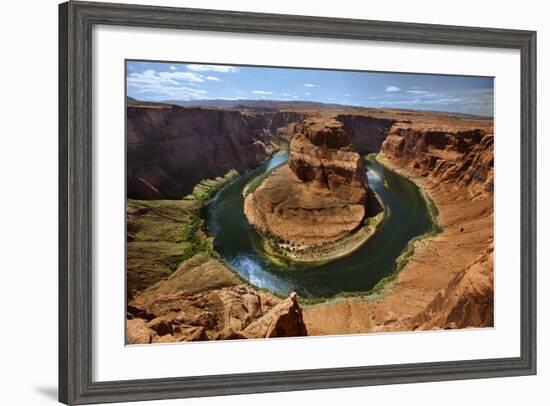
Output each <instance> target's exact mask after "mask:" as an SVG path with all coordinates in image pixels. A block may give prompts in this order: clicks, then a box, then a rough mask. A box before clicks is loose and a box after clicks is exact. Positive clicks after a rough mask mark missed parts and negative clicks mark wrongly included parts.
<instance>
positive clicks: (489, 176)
mask: <svg viewBox="0 0 550 406" xmlns="http://www.w3.org/2000/svg"><path fill="white" fill-rule="evenodd" d="M493 146H494V136H493V130H492V127H487V128H471V127H461V126H460V125H458V126H453V127H449V126H447V127H444V126H437V127H426V126H421V125H418V124H416V125H411V124H406V123H399V124H397V125H395V126H393V127H392V129H391V131H390V133H389V135H388V136H387V138H386V139H385V141H384V143H383V144H382V148H381V155H382V156H383V157H385V158H387V159H389V160H391V161H392V162H394V163H397V164H398V165H406V166H408V167H409V168H410V171H411V172H413V173H414V174H416V175H417V176H422V177H427V178H434V179H437V180H438V181H441V182H446V183H450V184H452V185H454V190H456V189H457V188H466V189H467V190H469V191H470V192H471V194H472V195H474V196H478V197H483V198H485V197H489V196H490V195H491V193H492V191H493V177H494V165H493V159H494V158H493V157H494V155H493Z"/></svg>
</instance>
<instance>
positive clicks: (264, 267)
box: [202, 153, 434, 298]
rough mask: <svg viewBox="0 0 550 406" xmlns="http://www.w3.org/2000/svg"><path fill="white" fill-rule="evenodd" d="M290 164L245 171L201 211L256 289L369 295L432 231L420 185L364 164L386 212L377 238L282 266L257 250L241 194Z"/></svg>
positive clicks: (273, 162) (272, 162) (275, 160)
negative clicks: (333, 256) (334, 256)
mask: <svg viewBox="0 0 550 406" xmlns="http://www.w3.org/2000/svg"><path fill="white" fill-rule="evenodd" d="M287 160H288V154H287V153H284V154H278V155H274V156H273V157H272V158H271V159H269V160H267V161H265V162H264V163H263V164H262V165H260V166H258V167H257V168H255V169H253V170H251V171H248V172H246V173H245V174H243V175H242V176H240V177H239V178H237V179H236V180H234V181H233V182H231V183H230V184H228V185H227V186H226V187H224V188H223V189H222V190H220V191H219V192H218V193H217V194H216V195H215V196H214V198H213V199H212V200H211V201H210V203H209V204H208V205H207V206H206V207H205V208H204V209H203V212H202V216H203V217H204V218H205V220H206V228H207V231H208V233H209V234H210V235H211V236H213V237H214V247H215V249H216V251H218V253H219V254H220V255H221V256H222V257H223V258H224V259H225V260H226V261H227V263H228V264H229V265H230V266H231V267H232V268H233V269H234V270H235V271H236V272H238V273H239V274H240V275H241V276H242V277H243V278H245V279H247V280H248V281H249V282H250V283H252V284H253V285H255V286H257V287H260V288H267V289H269V290H272V291H274V292H277V293H279V294H282V295H288V294H289V293H290V292H292V291H295V292H297V293H298V295H300V296H302V297H308V298H314V297H330V296H334V295H336V294H338V293H342V292H356V291H368V290H370V289H372V288H373V287H374V286H375V285H376V284H377V283H378V282H379V281H380V280H381V279H382V278H384V277H385V276H388V275H390V274H392V273H393V272H394V271H395V269H396V260H397V258H398V257H399V256H400V255H401V253H402V252H403V250H404V249H405V248H406V247H407V244H408V243H409V241H410V240H411V239H413V238H414V237H417V236H420V235H422V234H424V233H426V232H429V231H430V230H433V227H434V224H433V222H432V217H431V216H430V212H429V209H428V206H427V202H426V200H425V198H424V197H423V195H422V193H421V191H420V190H419V189H418V187H417V186H416V185H415V184H414V183H413V182H411V181H410V180H408V179H407V178H405V177H403V176H401V175H399V174H397V173H395V172H393V171H391V170H389V169H387V168H385V167H384V166H382V165H380V164H378V163H377V162H376V161H374V160H365V161H364V162H365V167H366V170H367V176H368V180H369V187H370V188H372V189H373V190H374V191H375V192H376V193H377V194H378V196H379V197H380V199H381V200H382V203H383V205H384V207H385V208H386V210H387V211H386V218H385V220H384V222H383V223H382V224H381V226H380V227H379V229H378V231H377V232H376V234H374V235H373V236H372V237H371V238H370V239H369V240H368V241H367V242H366V243H365V244H364V245H362V246H361V247H360V248H358V249H357V250H356V251H354V252H353V253H352V254H350V255H349V256H347V257H344V258H341V259H338V260H335V261H333V262H330V263H326V264H320V265H317V266H311V265H307V266H303V265H302V266H298V265H290V266H288V267H281V266H278V265H276V264H274V263H273V262H271V261H270V260H269V259H268V258H267V257H266V256H265V255H264V254H263V253H262V251H261V250H260V249H258V247H259V246H260V244H259V236H258V235H257V234H256V232H255V230H254V229H253V228H252V227H251V226H250V224H248V221H247V219H246V217H245V215H244V210H243V200H244V199H243V196H242V190H243V188H244V186H245V185H246V184H247V183H248V182H250V180H251V179H254V178H255V177H257V176H259V175H261V174H262V173H265V172H266V171H269V170H270V169H272V168H274V167H276V166H279V165H281V164H282V163H284V162H286V161H287Z"/></svg>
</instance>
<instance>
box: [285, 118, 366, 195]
mask: <svg viewBox="0 0 550 406" xmlns="http://www.w3.org/2000/svg"><path fill="white" fill-rule="evenodd" d="M288 166H289V167H290V169H292V172H294V174H295V175H296V176H297V177H298V179H300V180H301V181H303V182H312V183H313V185H314V186H318V187H320V188H326V189H329V190H330V192H331V193H332V194H333V195H334V196H335V197H337V198H339V199H342V200H344V201H347V202H350V203H355V204H365V201H366V197H367V177H366V174H365V170H364V168H363V164H362V163H361V156H360V155H359V154H358V153H357V151H356V150H355V147H354V145H353V144H352V143H351V141H350V139H349V137H348V135H347V133H346V131H345V130H344V126H343V125H342V124H341V123H340V122H338V121H335V120H329V121H315V120H306V121H304V123H303V124H302V125H301V132H300V133H298V134H296V135H295V136H294V138H293V139H292V141H291V143H290V157H289V160H288Z"/></svg>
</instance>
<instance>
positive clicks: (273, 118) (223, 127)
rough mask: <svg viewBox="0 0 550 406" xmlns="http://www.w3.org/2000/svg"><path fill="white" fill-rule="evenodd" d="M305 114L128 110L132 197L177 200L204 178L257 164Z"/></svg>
mask: <svg viewBox="0 0 550 406" xmlns="http://www.w3.org/2000/svg"><path fill="white" fill-rule="evenodd" d="M303 117H304V115H303V114H300V113H296V112H273V113H261V114H260V113H253V112H244V111H243V112H241V111H236V110H215V109H203V108H198V107H196V108H184V107H179V106H170V105H144V106H136V105H132V106H128V109H127V164H128V165H127V171H128V176H127V189H128V197H129V198H134V199H181V198H182V197H183V196H185V195H186V194H188V193H190V192H191V190H192V189H193V187H194V186H195V184H197V183H198V182H200V181H201V180H202V179H211V178H215V177H217V176H223V175H224V174H225V173H226V172H227V171H229V170H230V169H235V170H237V171H243V170H246V169H250V168H252V167H254V166H256V165H258V164H259V163H260V162H261V161H263V160H264V159H265V158H266V157H268V156H270V155H271V154H272V153H273V152H274V151H275V150H277V149H279V148H280V147H281V146H282V145H284V144H285V143H286V142H287V140H288V139H289V138H290V137H292V134H293V132H294V130H295V126H296V124H297V123H299V122H300V121H301V120H302V119H303Z"/></svg>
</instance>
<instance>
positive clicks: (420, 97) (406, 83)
mask: <svg viewBox="0 0 550 406" xmlns="http://www.w3.org/2000/svg"><path fill="white" fill-rule="evenodd" d="M126 79H127V93H128V96H130V97H133V98H135V99H138V100H144V101H168V100H171V101H175V100H207V99H226V100H238V99H259V100H261V99H264V100H290V101H292V100H303V101H315V102H322V103H338V104H345V105H350V106H363V107H377V108H403V109H420V110H433V111H448V112H457V113H467V114H476V115H483V116H492V115H493V93H494V92H493V90H494V87H493V78H490V77H478V76H449V75H435V74H414V73H387V72H368V71H360V72H358V71H343V70H320V69H300V68H267V67H254V66H231V65H205V64H190V63H173V62H144V61H127V77H126Z"/></svg>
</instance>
